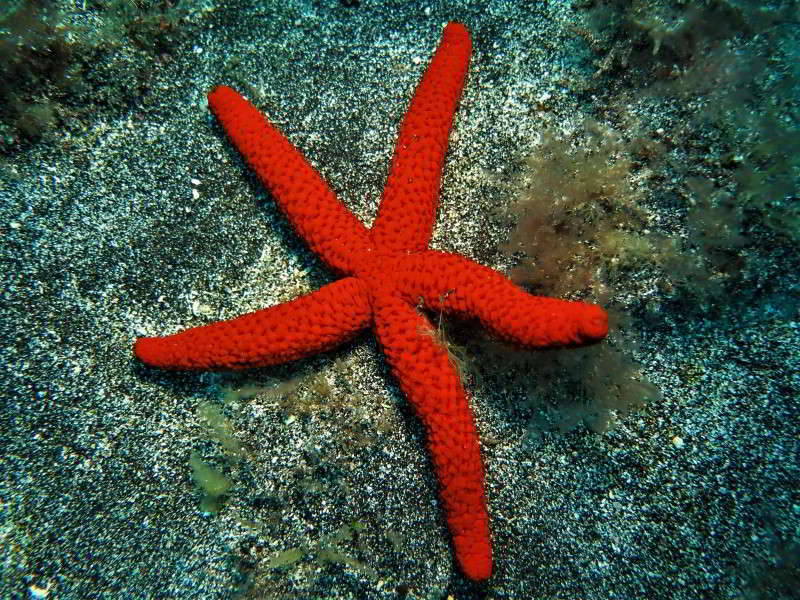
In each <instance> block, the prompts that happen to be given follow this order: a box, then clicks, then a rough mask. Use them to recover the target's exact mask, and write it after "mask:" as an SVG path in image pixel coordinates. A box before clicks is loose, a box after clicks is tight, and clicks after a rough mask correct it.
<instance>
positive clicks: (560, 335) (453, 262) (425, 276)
mask: <svg viewBox="0 0 800 600" xmlns="http://www.w3.org/2000/svg"><path fill="white" fill-rule="evenodd" d="M398 271H399V272H401V273H402V275H401V277H402V280H401V281H400V282H399V283H398V284H397V285H398V286H399V289H401V290H402V292H403V293H404V294H405V296H406V297H407V298H408V299H409V300H410V301H413V302H417V301H419V299H420V298H422V301H423V302H424V304H425V305H426V306H427V307H428V308H430V309H433V310H442V311H446V312H454V313H457V314H461V315H462V316H466V317H477V318H478V319H479V320H480V321H481V323H482V324H483V325H484V326H485V327H486V328H488V329H490V330H491V331H492V332H494V333H495V334H496V335H498V336H499V337H501V338H503V339H506V340H509V341H512V342H516V343H518V344H521V345H523V346H528V347H531V348H546V347H553V346H579V345H584V344H591V343H593V342H597V341H599V340H601V339H603V338H604V337H605V336H606V335H607V334H608V314H607V313H606V311H604V310H603V309H602V308H600V307H599V306H596V305H594V304H587V303H585V302H573V301H568V300H558V299H556V298H546V297H544V296H534V295H532V294H529V293H528V292H526V291H525V290H523V289H522V288H520V287H518V286H516V285H514V284H513V283H511V281H510V280H509V279H508V278H507V277H505V276H504V275H502V274H501V273H498V272H497V271H494V270H493V269H490V268H489V267H484V266H483V265H479V264H478V263H476V262H473V261H471V260H469V259H467V258H465V257H463V256H460V255H457V254H451V253H448V252H437V251H434V250H427V251H425V252H420V253H417V254H414V255H409V256H407V257H404V258H403V259H402V262H401V266H399V267H398Z"/></svg>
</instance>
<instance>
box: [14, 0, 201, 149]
mask: <svg viewBox="0 0 800 600" xmlns="http://www.w3.org/2000/svg"><path fill="white" fill-rule="evenodd" d="M190 4H191V2H186V1H184V2H181V3H178V4H175V5H173V3H170V2H166V1H165V0H136V1H134V0H94V1H91V0H88V1H87V2H85V9H83V10H82V11H81V12H77V13H76V12H75V11H74V10H72V11H70V13H69V15H67V13H62V12H61V11H59V10H58V8H57V6H58V3H54V2H50V1H47V0H18V1H16V2H13V3H11V5H10V6H9V7H8V8H5V9H2V11H0V79H2V81H3V87H2V89H0V152H2V153H10V152H13V151H16V150H18V149H19V148H21V147H24V146H25V145H26V144H27V143H29V142H31V141H34V140H37V139H41V138H47V137H48V134H49V133H50V132H51V131H53V130H54V129H60V128H66V129H68V130H70V131H72V132H74V133H80V132H82V131H83V130H84V129H85V128H86V127H87V125H88V124H90V123H91V121H92V117H93V114H94V113H96V112H97V111H99V110H107V109H111V110H120V109H123V108H125V107H127V106H128V105H130V104H132V103H134V102H137V101H140V100H141V98H142V97H143V96H145V95H146V94H147V91H148V83H147V81H148V78H149V69H151V68H157V66H158V62H159V61H164V60H168V56H169V52H170V50H171V49H172V48H173V46H174V45H175V44H176V43H177V42H178V41H179V39H181V36H183V35H185V33H186V29H187V27H188V20H187V18H186V17H187V15H188V14H189V12H190V6H189V5H190ZM136 54H144V55H147V56H149V57H150V58H151V59H152V60H147V61H141V60H135V56H134V55H136ZM143 64H145V65H148V66H147V67H143V66H142V65H143Z"/></svg>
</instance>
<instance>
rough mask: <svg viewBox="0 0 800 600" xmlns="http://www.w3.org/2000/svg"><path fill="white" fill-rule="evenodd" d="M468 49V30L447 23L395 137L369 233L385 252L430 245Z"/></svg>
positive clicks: (461, 26) (415, 249)
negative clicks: (374, 217) (375, 216)
mask: <svg viewBox="0 0 800 600" xmlns="http://www.w3.org/2000/svg"><path fill="white" fill-rule="evenodd" d="M471 51H472V42H471V41H470V37H469V31H467V28H466V27H464V26H463V25H462V24H460V23H449V24H448V25H447V26H446V27H445V28H444V32H443V33H442V41H441V43H440V44H439V48H438V49H437V50H436V53H435V54H434V56H433V59H432V60H431V63H430V65H429V66H428V68H427V70H426V71H425V74H424V75H423V77H422V81H420V83H419V86H418V87H417V89H416V91H415V92H414V97H413V99H412V100H411V105H410V106H409V108H408V112H407V113H406V116H405V119H404V120H403V123H402V125H401V126H400V131H399V134H398V136H397V143H396V145H395V151H394V157H393V158H392V164H391V167H390V169H389V177H388V179H387V182H386V187H385V188H384V191H383V199H382V200H381V204H380V207H379V208H378V216H377V218H376V219H375V223H374V225H373V227H372V232H371V233H372V240H373V243H374V245H375V246H379V247H380V248H381V249H383V250H386V251H405V250H408V251H412V252H415V251H419V250H424V249H425V248H427V247H428V242H429V241H430V238H431V233H432V229H433V222H434V219H435V218H436V205H437V201H438V198H439V183H440V180H441V174H442V165H443V164H444V156H445V153H446V152H447V140H448V137H449V136H450V129H451V127H452V125H453V115H454V114H455V111H456V107H457V105H458V100H459V98H460V97H461V90H462V89H463V88H464V81H465V79H466V76H467V66H468V65H469V56H470V53H471Z"/></svg>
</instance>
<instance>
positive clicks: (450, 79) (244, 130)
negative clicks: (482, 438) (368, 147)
mask: <svg viewBox="0 0 800 600" xmlns="http://www.w3.org/2000/svg"><path fill="white" fill-rule="evenodd" d="M470 52H471V42H470V38H469V32H468V31H467V29H466V28H465V27H464V26H463V25H460V24H458V23H450V24H449V25H447V27H445V30H444V33H443V35H442V42H441V44H440V45H439V48H438V50H437V51H436V54H435V55H434V57H433V59H432V61H431V63H430V65H429V66H428V69H427V70H426V72H425V75H424V76H423V78H422V81H421V82H420V84H419V87H418V88H417V90H416V92H415V94H414V98H413V100H412V101H411V106H410V107H409V110H408V112H407V114H406V117H405V119H404V121H403V124H402V125H401V127H400V133H399V135H398V141H397V147H396V149H395V154H394V158H393V159H392V166H391V169H390V173H389V178H388V181H387V184H386V189H385V190H384V195H383V199H382V201H381V205H380V208H379V211H378V217H377V218H376V220H375V224H374V225H373V227H372V229H371V230H368V229H366V228H365V227H364V226H363V225H362V224H361V222H360V221H359V220H358V219H356V217H355V216H353V215H352V214H351V213H350V211H348V210H347V208H346V207H345V206H344V205H342V204H341V202H339V200H338V199H337V198H336V195H335V194H334V193H333V192H332V191H331V189H330V187H329V186H328V184H327V183H326V182H325V181H324V180H323V179H322V177H321V176H320V175H319V174H318V173H317V172H316V171H315V170H314V168H313V167H312V166H311V165H310V164H309V163H308V162H307V161H306V159H305V158H304V157H303V155H302V154H301V153H300V152H299V151H298V150H297V149H296V148H295V147H294V146H292V144H291V143H290V142H289V141H288V140H287V139H286V138H285V137H284V136H283V134H281V133H280V132H279V131H278V130H277V129H276V128H275V127H274V126H273V125H272V124H271V123H270V122H269V121H268V120H267V119H266V118H265V117H264V116H262V115H261V114H260V113H259V112H258V110H257V109H256V108H255V107H254V106H252V105H251V104H250V103H249V102H247V101H246V100H245V99H244V98H242V97H241V96H240V95H239V94H238V93H236V92H235V91H234V90H232V89H230V88H227V87H218V88H215V89H214V90H213V91H212V92H211V93H210V94H209V105H210V107H211V110H212V111H213V112H214V114H215V115H216V116H217V118H218V119H219V121H220V123H222V126H223V127H224V128H225V131H226V132H227V134H228V136H229V137H230V139H231V141H232V142H233V144H234V145H235V146H236V147H237V148H238V149H239V151H240V152H241V153H242V155H243V156H244V158H245V160H246V161H247V163H248V164H249V165H250V167H251V168H252V169H253V170H254V171H255V172H256V173H257V174H258V177H259V178H260V179H261V181H262V182H263V183H264V185H265V186H266V187H267V188H268V189H269V191H270V192H271V193H272V196H273V197H274V198H275V201H276V202H277V203H278V205H279V206H280V207H281V209H282V210H283V212H284V213H285V214H286V216H287V217H288V219H289V221H290V222H291V224H292V226H293V227H294V229H295V230H296V231H297V232H298V233H299V234H300V235H301V236H302V237H303V238H304V239H305V240H306V241H307V242H308V244H309V246H310V247H311V249H312V250H314V252H315V253H316V254H318V255H319V256H320V257H321V258H322V259H323V260H324V261H325V262H326V263H327V264H328V265H329V266H330V267H331V268H333V269H334V270H336V271H338V272H340V273H342V274H344V275H345V277H344V278H343V279H340V280H338V281H336V282H334V283H331V284H329V285H327V286H325V287H324V288H322V289H320V290H318V291H316V292H314V293H312V294H308V295H306V296H303V297H301V298H298V299H296V300H293V301H291V302H287V303H284V304H280V305H278V306H273V307H270V308H265V309H263V310H260V311H257V312H254V313H250V314H247V315H244V316H241V317H238V318H236V319H232V320H229V321H223V322H219V323H213V324H211V325H206V326H204V327H194V328H191V329H187V330H186V331H183V332H181V333H177V334H175V335H170V336H166V337H156V338H141V339H139V340H137V341H136V344H135V346H134V352H135V354H136V356H137V357H138V358H139V359H140V360H141V361H142V362H144V363H146V364H148V365H151V366H154V367H161V368H166V369H243V368H249V367H261V366H268V365H274V364H278V363H283V362H287V361H290V360H296V359H299V358H303V357H305V356H310V355H313V354H316V353H318V352H321V351H323V350H327V349H329V348H332V347H334V346H336V345H337V344H341V343H342V342H344V341H346V340H349V339H351V338H352V337H353V336H355V335H356V334H357V333H358V332H359V331H361V330H363V329H365V328H367V327H370V326H371V327H372V329H373V331H374V332H375V334H376V335H377V337H378V340H379V342H380V344H381V347H382V348H383V351H384V354H385V355H386V359H387V361H388V363H389V365H390V367H391V371H392V373H393V375H394V377H395V378H396V379H397V381H398V382H399V384H400V388H401V390H402V391H403V393H404V394H405V395H406V397H407V398H408V399H409V401H410V402H411V404H412V405H413V406H414V409H415V411H416V413H417V414H418V415H419V417H420V419H422V422H423V424H424V426H425V430H426V435H427V442H428V447H429V449H430V452H431V456H432V457H433V466H434V469H435V472H436V476H437V479H438V482H439V488H440V495H441V500H442V506H443V508H444V511H445V514H446V516H447V524H448V527H449V529H450V533H451V535H452V539H453V548H454V551H455V555H456V559H457V560H458V563H459V565H460V567H461V569H462V571H463V572H464V574H465V575H466V576H467V577H469V578H470V579H473V580H476V581H481V580H484V579H487V578H488V577H489V576H490V575H491V573H492V547H491V537H490V532H489V516H488V512H487V508H486V496H485V492H484V471H483V463H482V461H481V456H480V445H479V441H478V433H477V431H476V429H475V424H474V419H473V415H472V411H471V409H470V407H469V403H468V401H467V395H466V393H465V391H464V388H463V386H462V384H461V381H460V379H459V376H458V372H457V371H456V370H455V369H454V367H453V366H452V365H451V363H450V360H449V358H448V354H447V349H446V348H444V347H443V346H442V345H441V344H440V343H439V342H438V341H437V340H436V337H435V335H434V334H435V328H434V327H433V326H432V325H431V323H430V321H429V320H428V319H427V318H426V317H425V316H424V315H422V314H420V313H419V312H418V311H417V310H416V306H417V305H418V304H419V303H420V301H421V302H422V303H423V304H424V305H425V306H426V307H427V308H429V309H431V310H434V311H444V312H449V313H456V314H459V315H462V316H466V317H475V318H477V319H478V320H479V321H480V322H481V323H482V324H483V325H484V326H485V327H487V328H489V329H490V330H492V331H493V332H494V333H495V334H497V335H498V336H500V337H502V338H505V339H507V340H510V341H513V342H516V343H518V344H521V345H523V346H527V347H529V348H549V347H558V346H577V345H584V344H590V343H593V342H596V341H598V340H601V339H602V338H604V337H605V336H606V334H607V332H608V317H607V314H606V312H605V311H604V310H602V309H601V308H599V307H597V306H594V305H590V304H585V303H583V302H567V301H563V300H557V299H554V298H543V297H539V296H532V295H531V294H528V293H527V292H525V291H524V290H522V289H520V288H519V287H517V286H515V285H514V284H513V283H511V282H510V281H509V280H508V279H507V278H506V277H505V276H503V275H502V274H500V273H497V272H496V271H493V270H492V269H490V268H488V267H484V266H481V265H479V264H477V263H475V262H473V261H471V260H469V259H467V258H465V257H463V256H459V255H456V254H451V253H447V252H438V251H433V250H428V249H427V246H428V242H429V240H430V236H431V233H432V229H433V223H434V219H435V215H436V205H437V201H438V197H439V181H440V176H441V170H442V165H443V162H444V156H445V153H446V151H447V140H448V137H449V133H450V128H451V126H452V121H453V115H454V113H455V110H456V107H457V104H458V99H459V97H460V95H461V90H462V88H463V86H464V81H465V77H466V73H467V66H468V63H469V55H470Z"/></svg>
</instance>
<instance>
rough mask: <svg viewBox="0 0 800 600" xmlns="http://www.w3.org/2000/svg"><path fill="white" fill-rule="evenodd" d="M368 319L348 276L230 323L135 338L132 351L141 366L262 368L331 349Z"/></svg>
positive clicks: (359, 287) (360, 288) (359, 290)
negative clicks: (161, 335) (171, 333)
mask: <svg viewBox="0 0 800 600" xmlns="http://www.w3.org/2000/svg"><path fill="white" fill-rule="evenodd" d="M371 321H372V314H371V309H370V305H369V300H368V296H367V292H366V290H365V288H364V285H363V283H362V282H361V281H359V280H358V279H355V278H347V279H340V280H339V281H335V282H334V283H331V284H328V285H326V286H325V287H323V288H322V289H319V290H317V291H316V292H313V293H311V294H307V295H305V296H301V297H299V298H296V299H295V300H292V301H291V302H285V303H283V304H278V305H276V306H272V307H269V308H265V309H263V310H259V311H256V312H252V313H248V314H246V315H242V316H241V317H237V318H235V319H230V320H228V321H220V322H218V323H212V324H211V325H205V326H202V327H192V328H191V329H187V330H185V331H181V332H180V333H176V334H174V335H168V336H165V337H148V338H139V339H138V340H136V343H135V344H134V347H133V351H134V354H135V355H136V356H137V357H138V358H139V360H141V361H142V362H143V363H145V364H147V365H149V366H151V367H160V368H162V369H189V370H201V369H247V368H251V367H266V366H269V365H276V364H279V363H284V362H289V361H292V360H297V359H300V358H305V357H307V356H311V355H313V354H317V353H318V352H322V351H324V350H328V349H330V348H333V347H335V346H337V345H338V344H341V343H342V342H345V341H347V340H349V339H351V338H353V337H355V335H356V334H357V333H358V332H359V331H361V330H362V329H364V328H366V327H368V326H369V324H370V323H371Z"/></svg>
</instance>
